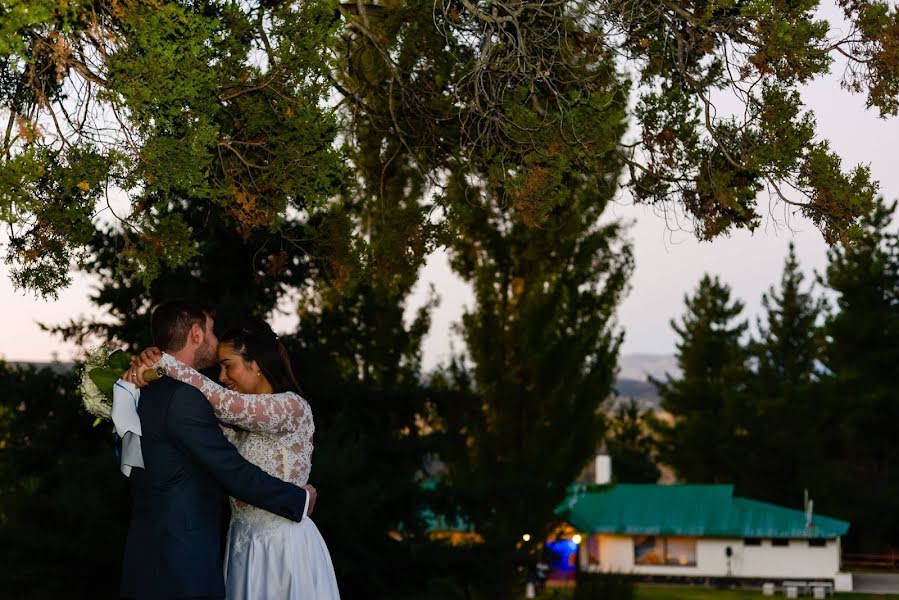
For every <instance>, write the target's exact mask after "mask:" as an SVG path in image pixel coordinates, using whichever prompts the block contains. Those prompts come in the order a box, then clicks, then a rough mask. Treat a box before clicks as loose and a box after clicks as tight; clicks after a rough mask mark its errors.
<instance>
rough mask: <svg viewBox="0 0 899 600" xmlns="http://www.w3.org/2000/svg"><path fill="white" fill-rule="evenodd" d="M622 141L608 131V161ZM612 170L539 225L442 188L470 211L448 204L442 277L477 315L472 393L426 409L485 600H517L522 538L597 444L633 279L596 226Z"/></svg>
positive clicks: (614, 233)
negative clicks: (439, 436) (465, 288)
mask: <svg viewBox="0 0 899 600" xmlns="http://www.w3.org/2000/svg"><path fill="white" fill-rule="evenodd" d="M611 85H613V86H614V85H615V84H614V83H612V84H611ZM613 117H614V113H612V114H610V115H608V117H607V118H608V120H609V121H611V119H612V118H613ZM619 124H620V123H619ZM620 133H621V129H620V128H618V127H615V128H609V130H607V132H606V142H605V143H606V144H607V146H606V147H607V148H610V149H611V148H612V147H613V146H614V144H615V143H616V140H617V135H620ZM544 159H548V157H541V158H536V157H535V160H544ZM616 162H617V158H616V157H615V156H614V154H612V153H609V154H607V155H605V157H604V160H603V161H598V162H597V163H596V164H595V166H594V169H593V173H594V174H591V175H571V176H570V177H569V178H566V179H563V180H562V181H560V182H558V187H559V189H560V190H563V191H559V192H558V195H557V196H553V197H549V198H541V201H543V200H549V201H551V202H552V204H553V209H552V210H551V211H550V212H549V213H548V215H547V216H546V220H545V221H544V222H543V223H542V224H541V225H540V226H533V225H526V224H523V223H521V222H520V220H519V219H520V218H521V214H520V213H526V212H528V211H530V210H533V206H532V205H531V196H530V195H524V194H522V195H520V196H518V200H517V201H516V202H515V203H513V204H511V205H509V204H506V203H505V202H503V201H502V200H501V198H502V196H497V195H494V194H493V191H492V190H491V189H490V188H489V186H484V188H480V187H478V186H476V185H471V184H470V181H465V180H462V178H456V179H454V184H456V185H458V188H457V189H456V190H455V192H456V193H459V194H460V195H461V197H464V198H469V201H468V202H465V203H463V202H457V203H455V204H456V205H457V206H459V207H462V206H464V207H465V209H464V210H463V209H462V208H458V211H459V212H457V213H456V214H455V215H454V218H455V219H456V220H457V222H459V223H460V227H459V230H458V231H457V232H456V235H455V236H454V238H453V240H452V241H451V243H452V246H451V247H452V252H453V258H452V264H453V268H454V269H455V271H456V272H457V273H458V274H459V275H460V276H462V277H463V278H464V279H465V280H467V281H468V282H470V283H471V285H472V287H473V289H474V295H475V302H476V304H475V306H474V307H473V308H472V309H471V310H469V311H468V312H466V313H465V314H464V316H463V322H462V327H461V332H462V335H463V337H464V340H465V343H466V350H467V355H466V359H467V361H468V362H467V364H468V365H470V371H469V373H468V376H469V378H470V384H471V386H470V388H468V390H466V391H469V392H471V393H470V395H468V396H463V399H462V400H460V399H458V398H457V399H456V401H455V402H453V403H451V404H444V405H441V406H439V407H438V413H439V415H440V418H441V424H442V431H444V432H445V434H446V436H447V438H448V440H449V444H448V447H447V448H445V449H444V451H442V452H441V458H443V459H444V460H445V461H446V463H447V466H448V481H449V483H450V484H451V485H452V486H454V487H455V488H456V489H457V490H460V494H461V496H462V497H461V499H460V505H461V508H462V510H463V511H464V512H465V514H466V516H467V517H468V518H469V519H470V522H471V523H472V524H473V526H474V528H475V530H476V531H477V532H478V533H479V534H480V535H481V536H483V538H484V540H485V544H486V548H488V550H489V552H488V554H489V555H490V556H491V557H492V558H491V560H492V561H493V563H494V565H495V575H494V577H493V578H492V579H491V580H490V581H486V582H481V583H480V584H479V585H480V587H481V588H483V590H485V593H487V597H495V598H505V597H508V596H509V594H511V593H512V591H513V590H514V589H515V587H516V585H515V584H514V583H513V582H514V577H515V576H516V574H515V571H514V566H515V564H516V562H515V561H516V560H519V559H521V556H520V555H517V554H516V552H517V549H518V547H519V545H520V543H521V537H522V534H524V533H530V534H531V536H532V539H542V536H543V534H545V533H547V532H548V528H549V526H550V524H551V523H552V520H553V509H554V508H555V507H556V506H557V505H558V503H559V502H561V501H562V500H563V499H564V498H565V495H566V488H567V486H568V485H569V484H570V483H571V482H572V481H574V479H575V477H576V476H577V474H578V470H579V469H580V467H581V465H583V464H584V463H585V462H586V460H587V459H588V458H589V457H590V456H592V455H593V453H594V452H595V450H596V447H597V445H598V443H599V441H600V439H601V436H602V427H603V421H602V415H601V413H600V404H601V403H602V402H603V401H604V400H605V398H606V397H607V396H608V395H609V393H610V391H611V387H612V384H613V381H614V372H615V366H616V364H617V355H618V348H619V346H620V343H621V339H622V334H621V332H620V330H619V329H618V328H617V326H616V323H615V319H614V311H615V309H616V307H617V306H618V303H619V301H620V300H621V298H622V295H623V293H624V290H625V288H626V285H627V281H628V277H629V275H630V273H631V270H632V266H633V260H632V256H631V249H630V246H629V244H628V243H627V241H626V240H625V239H624V230H623V227H622V225H621V224H620V223H617V222H611V223H603V224H600V223H599V221H600V217H601V216H602V214H603V210H604V209H605V208H606V206H607V205H608V203H609V201H610V199H611V198H612V197H613V195H614V191H615V184H614V181H615V179H614V177H606V176H605V174H607V173H611V172H615V164H616ZM537 171H540V170H539V169H538V170H537ZM532 175H533V173H532ZM543 176H544V177H545V176H547V173H546V172H543ZM532 185H533V189H531V191H530V192H529V194H533V195H537V194H547V193H548V194H555V193H556V192H555V191H554V188H548V187H544V186H545V185H548V182H547V180H545V179H544V178H543V177H536V178H535V179H534V181H533V184H532ZM563 197H564V198H565V200H564V201H561V198H563ZM555 200H560V201H558V202H556V201H555ZM516 213H518V214H517V215H516ZM522 585H523V584H522ZM487 590H489V592H488V591H487Z"/></svg>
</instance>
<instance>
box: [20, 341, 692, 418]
mask: <svg viewBox="0 0 899 600" xmlns="http://www.w3.org/2000/svg"><path fill="white" fill-rule="evenodd" d="M7 364H9V365H10V366H12V367H14V368H15V367H32V368H37V369H42V368H47V367H49V368H51V369H53V370H55V371H56V372H58V373H63V372H66V371H68V370H70V369H72V367H73V366H74V363H71V362H28V361H14V362H8V363H7ZM618 369H619V372H618V378H617V379H616V380H615V393H614V396H613V400H612V401H611V402H610V407H609V408H614V407H615V406H618V404H619V403H620V402H627V401H629V400H630V399H631V398H633V399H634V400H636V401H637V404H638V405H639V406H640V407H641V408H643V409H647V408H648V409H652V410H658V408H659V395H658V393H656V389H655V387H654V386H653V385H652V384H651V383H649V377H650V376H652V377H656V378H658V379H663V378H664V377H665V374H666V373H669V374H671V375H677V374H678V372H679V371H678V368H677V360H676V359H675V357H674V356H671V355H667V354H625V355H622V356H621V357H620V359H619V363H618Z"/></svg>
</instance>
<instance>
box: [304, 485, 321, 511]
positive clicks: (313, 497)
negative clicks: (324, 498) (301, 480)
mask: <svg viewBox="0 0 899 600" xmlns="http://www.w3.org/2000/svg"><path fill="white" fill-rule="evenodd" d="M303 489H304V490H306V493H307V494H309V508H308V509H306V516H309V515H311V514H312V509H313V508H315V500H316V498H318V492H317V491H315V488H314V487H313V486H311V485H309V484H308V483H307V484H306V485H304V486H303Z"/></svg>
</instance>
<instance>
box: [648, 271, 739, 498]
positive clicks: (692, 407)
mask: <svg viewBox="0 0 899 600" xmlns="http://www.w3.org/2000/svg"><path fill="white" fill-rule="evenodd" d="M685 300H686V309H687V310H686V312H685V313H684V315H683V317H681V320H680V322H675V321H672V323H671V325H672V327H673V328H674V330H675V332H677V334H678V336H679V339H678V341H677V364H678V367H679V369H680V374H679V375H678V376H677V377H673V376H671V375H668V377H667V378H666V379H665V380H664V381H658V380H653V383H655V385H656V387H657V389H658V391H659V395H660V396H661V398H662V408H663V409H664V410H665V411H667V412H668V413H670V414H671V416H672V418H673V422H670V423H666V422H665V421H663V420H659V421H658V424H657V431H658V435H659V437H660V447H659V459H660V461H661V462H662V463H664V464H667V465H669V466H671V467H672V468H673V469H674V471H675V472H676V474H677V477H678V478H679V479H680V480H682V481H685V482H689V483H722V482H733V481H734V475H735V473H736V472H737V471H738V470H739V468H740V467H739V465H740V461H742V460H743V458H744V457H743V452H744V451H745V446H746V436H747V435H748V431H747V430H746V428H745V421H744V419H745V415H746V411H747V407H746V400H747V398H746V386H747V380H748V374H749V370H748V365H747V359H748V356H747V352H746V348H745V346H744V345H743V337H744V334H745V333H746V329H747V323H746V321H743V320H738V319H739V317H740V314H741V313H742V312H743V303H742V302H741V301H739V300H736V299H733V298H732V297H731V289H730V287H729V286H728V285H726V284H724V283H722V282H721V281H720V280H719V279H718V278H717V277H710V276H709V275H705V276H704V277H703V278H702V280H701V281H700V283H699V286H698V288H697V289H696V292H695V293H694V294H693V295H692V296H688V297H686V298H685Z"/></svg>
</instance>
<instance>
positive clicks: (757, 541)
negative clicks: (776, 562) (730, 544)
mask: <svg viewBox="0 0 899 600" xmlns="http://www.w3.org/2000/svg"><path fill="white" fill-rule="evenodd" d="M743 545H744V546H761V545H762V538H743Z"/></svg>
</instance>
